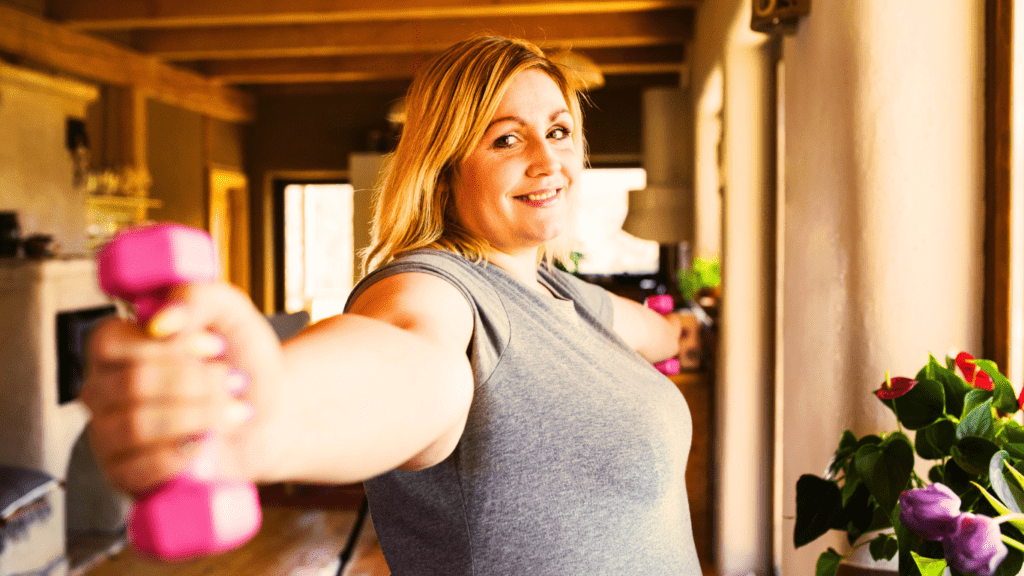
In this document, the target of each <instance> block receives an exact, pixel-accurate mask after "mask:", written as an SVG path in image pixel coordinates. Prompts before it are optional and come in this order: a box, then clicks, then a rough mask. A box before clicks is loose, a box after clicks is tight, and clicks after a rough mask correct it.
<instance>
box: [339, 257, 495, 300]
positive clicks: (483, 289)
mask: <svg viewBox="0 0 1024 576" xmlns="http://www.w3.org/2000/svg"><path fill="white" fill-rule="evenodd" d="M408 273H421V274H430V275H432V276H437V277H439V278H441V279H443V280H446V281H448V282H449V283H450V284H452V285H454V286H455V287H456V288H457V289H458V290H459V291H460V292H462V293H463V295H464V296H465V297H466V298H467V299H468V300H470V301H471V302H478V301H479V300H481V299H483V300H487V299H489V296H490V294H489V292H492V291H493V288H492V287H491V286H490V284H489V282H487V281H486V278H485V277H484V276H483V274H482V271H481V270H480V265H479V264H477V263H474V262H473V261H471V260H469V259H468V258H466V257H465V256H462V255H461V254H457V253H455V252H452V251H449V250H443V249H439V248H417V249H415V250H409V251H407V252H403V253H401V254H399V255H397V256H396V257H395V258H394V259H392V260H391V261H389V262H387V263H386V264H383V265H382V266H380V267H378V268H377V269H375V270H373V271H371V272H370V273H368V274H367V275H366V276H365V277H364V278H363V279H362V280H360V281H359V282H358V283H357V284H356V286H355V287H354V288H353V290H352V294H351V295H350V297H349V301H350V302H351V301H352V300H354V298H355V297H357V296H358V295H359V294H361V293H362V292H363V291H365V290H366V288H368V287H370V286H371V285H373V284H375V283H377V282H380V281H381V280H383V279H385V278H388V277H391V276H394V275H396V274H408Z"/></svg>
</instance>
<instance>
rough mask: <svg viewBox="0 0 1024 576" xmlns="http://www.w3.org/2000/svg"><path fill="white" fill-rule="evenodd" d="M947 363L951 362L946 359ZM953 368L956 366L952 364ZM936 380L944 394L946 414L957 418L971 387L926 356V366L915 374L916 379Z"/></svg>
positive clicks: (948, 369)
mask: <svg viewBox="0 0 1024 576" xmlns="http://www.w3.org/2000/svg"><path fill="white" fill-rule="evenodd" d="M947 362H952V360H951V359H947ZM953 366H954V367H955V366H956V365H955V364H953ZM922 378H927V379H929V380H938V381H939V382H941V383H942V387H943V389H944V390H945V392H946V414H949V415H951V416H956V417H957V418H959V417H960V416H961V415H962V414H963V412H964V397H965V396H966V395H967V393H968V392H970V391H971V390H972V388H973V387H972V386H971V385H970V384H968V383H967V382H964V380H963V378H961V377H959V376H957V375H956V372H955V371H953V370H952V369H950V368H949V367H947V366H943V365H941V364H939V361H938V360H936V359H935V357H934V356H932V355H931V354H929V355H928V364H926V365H925V367H924V368H921V370H920V372H918V373H917V376H916V379H917V380H921V379H922Z"/></svg>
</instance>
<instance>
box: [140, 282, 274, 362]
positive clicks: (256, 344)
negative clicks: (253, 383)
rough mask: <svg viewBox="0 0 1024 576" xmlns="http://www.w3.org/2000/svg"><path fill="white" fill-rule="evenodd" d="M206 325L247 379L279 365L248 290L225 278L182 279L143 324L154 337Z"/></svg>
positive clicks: (265, 324) (270, 331)
mask: <svg viewBox="0 0 1024 576" xmlns="http://www.w3.org/2000/svg"><path fill="white" fill-rule="evenodd" d="M200 330H208V331H210V332H213V333H215V334H217V335H219V336H220V337H222V338H223V339H224V341H225V345H226V346H225V352H224V358H223V359H224V360H225V361H227V362H228V363H229V364H231V365H232V366H233V367H234V368H236V369H239V370H242V371H244V372H246V374H247V376H249V378H251V379H262V378H264V377H269V376H271V375H272V374H273V372H274V371H275V370H276V369H277V368H279V367H278V366H276V364H280V356H281V346H280V342H279V341H278V339H277V335H276V334H275V333H274V331H273V328H271V326H270V323H269V322H267V320H266V318H265V317H264V316H263V314H262V313H261V312H260V311H259V310H258V309H257V308H256V306H255V305H254V304H253V302H252V300H251V299H250V298H249V296H248V295H246V294H245V293H243V292H242V291H241V290H239V289H238V288H237V287H235V286H233V285H231V284H228V283H227V282H208V283H195V284H183V285H180V286H177V287H175V288H174V289H173V290H172V291H171V292H170V295H169V298H168V302H167V304H165V306H164V307H163V308H161V309H160V310H159V311H158V312H157V313H156V314H155V315H154V316H153V317H152V319H150V321H149V322H148V323H147V325H146V331H147V332H148V333H149V335H150V336H152V337H155V338H165V337H169V336H172V335H174V334H180V333H189V332H196V331H200Z"/></svg>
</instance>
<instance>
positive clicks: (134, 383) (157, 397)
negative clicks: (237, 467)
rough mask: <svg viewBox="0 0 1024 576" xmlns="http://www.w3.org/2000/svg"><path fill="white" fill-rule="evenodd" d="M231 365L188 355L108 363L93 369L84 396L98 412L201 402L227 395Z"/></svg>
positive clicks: (83, 388)
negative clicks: (161, 404)
mask: <svg viewBox="0 0 1024 576" xmlns="http://www.w3.org/2000/svg"><path fill="white" fill-rule="evenodd" d="M230 372H231V368H230V367H229V366H228V365H227V364H225V363H223V362H217V361H204V360H202V359H199V358H195V357H191V356H188V355H184V356H183V355H180V354H179V355H173V354H172V355H168V356H166V357H164V358H160V359H157V360H151V361H146V362H132V363H127V364H116V365H109V364H108V365H106V366H105V367H102V368H96V369H94V370H93V371H91V372H90V374H89V375H88V377H87V379H86V382H85V384H84V385H83V387H82V392H81V395H80V397H81V398H82V401H83V402H84V403H85V404H86V406H87V407H88V408H89V409H90V410H91V411H92V412H93V413H94V414H98V413H99V414H102V413H105V412H110V411H118V410H122V409H125V408H127V407H130V406H135V405H141V404H146V403H150V402H159V403H164V404H173V403H174V402H184V403H197V402H212V401H215V400H218V398H224V397H225V395H226V392H225V391H224V388H225V386H226V385H227V384H226V382H227V381H228V380H229V379H228V375H229V373H230Z"/></svg>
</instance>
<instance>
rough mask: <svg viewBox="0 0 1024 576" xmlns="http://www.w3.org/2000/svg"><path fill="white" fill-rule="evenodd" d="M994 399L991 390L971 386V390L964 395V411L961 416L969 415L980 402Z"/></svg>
mask: <svg viewBox="0 0 1024 576" xmlns="http://www.w3.org/2000/svg"><path fill="white" fill-rule="evenodd" d="M991 399H992V391H991V390H982V389H981V388H971V391H970V392H968V393H967V395H966V396H964V411H963V413H962V414H961V416H960V418H961V419H963V417H965V416H967V415H968V414H970V413H971V411H973V410H974V409H975V408H977V407H978V406H979V405H980V404H983V403H984V402H985V401H987V400H991Z"/></svg>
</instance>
